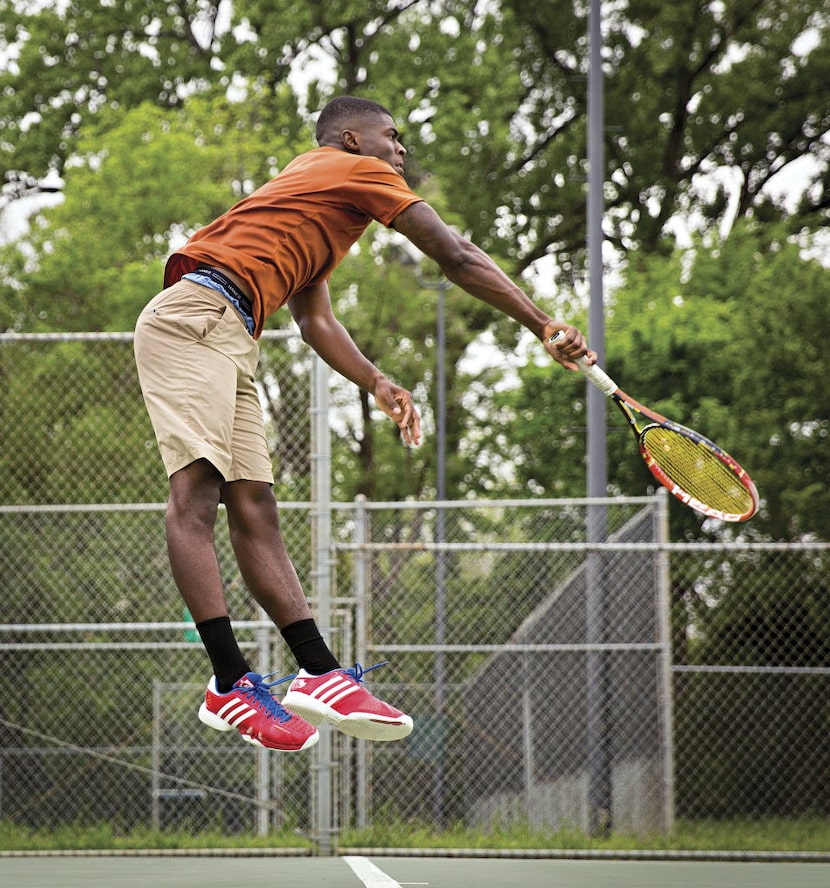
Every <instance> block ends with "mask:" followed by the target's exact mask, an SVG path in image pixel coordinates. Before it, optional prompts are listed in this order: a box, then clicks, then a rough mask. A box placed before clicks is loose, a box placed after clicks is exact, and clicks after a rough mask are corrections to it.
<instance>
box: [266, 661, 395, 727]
mask: <svg viewBox="0 0 830 888" xmlns="http://www.w3.org/2000/svg"><path fill="white" fill-rule="evenodd" d="M379 665H383V664H382V663H381V664H379ZM371 668H372V669H377V666H372V667H371ZM368 671H369V670H368V669H366V670H364V669H363V667H362V666H361V665H360V663H357V664H355V666H354V668H353V669H335V670H334V671H332V672H326V673H325V674H323V675H310V674H309V673H308V672H306V671H305V670H304V669H301V670H300V671H299V672H298V673H297V675H296V676H289V678H293V681H292V682H291V684H290V685H289V686H288V691H287V693H286V695H285V696H284V697H283V700H282V703H283V706H285V708H286V709H290V710H291V711H292V712H294V713H296V714H297V715H300V716H302V717H303V718H304V719H306V721H309V722H311V724H313V725H318V724H320V722H321V721H322V720H323V719H327V720H328V721H330V722H331V723H332V724H334V725H335V726H336V727H337V729H338V730H339V731H341V732H342V733H344V734H348V735H349V736H350V737H360V738H361V739H362V740H402V739H403V738H404V737H406V736H407V735H408V734H409V733H411V731H412V719H411V718H410V717H409V716H408V715H405V714H404V713H403V712H401V711H400V710H399V709H395V708H394V706H390V705H389V704H388V703H384V702H383V700H378V698H377V697H374V696H373V695H372V694H370V693H369V691H368V690H367V689H366V688H365V687H364V686H363V684H362V682H363V675H364V673H365V672H368ZM283 681H288V679H283Z"/></svg>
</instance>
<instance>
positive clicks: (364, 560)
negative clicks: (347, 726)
mask: <svg viewBox="0 0 830 888" xmlns="http://www.w3.org/2000/svg"><path fill="white" fill-rule="evenodd" d="M355 503H356V505H357V508H356V509H355V513H354V541H355V543H356V544H357V546H358V547H360V546H362V545H364V544H365V543H367V542H368V541H369V512H368V510H367V509H366V497H365V496H363V494H359V495H358V496H357V497H355ZM353 569H354V591H355V623H356V626H355V634H356V636H357V638H356V643H355V648H356V650H355V653H356V660H357V662H358V663H365V662H366V647H367V640H368V639H367V636H368V612H367V609H368V604H369V590H370V586H369V576H370V575H369V555H368V553H366V552H364V551H362V550H361V549H360V548H358V549H357V550H356V551H355V553H354V568H353ZM356 784H357V788H356V792H357V799H356V803H355V813H356V817H357V826H358V828H359V829H363V828H364V827H366V826H368V823H369V804H370V798H369V792H370V782H369V748H368V743H367V742H366V741H365V740H358V741H357V780H356Z"/></svg>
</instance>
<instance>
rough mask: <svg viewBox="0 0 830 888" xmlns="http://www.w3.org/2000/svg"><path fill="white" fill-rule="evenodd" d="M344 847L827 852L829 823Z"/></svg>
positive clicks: (701, 824) (389, 835)
mask: <svg viewBox="0 0 830 888" xmlns="http://www.w3.org/2000/svg"><path fill="white" fill-rule="evenodd" d="M339 844H340V846H342V847H346V848H359V847H364V848H473V849H481V848H501V849H512V848H516V849H522V848H561V849H567V850H602V851H652V850H656V851H799V852H803V851H825V852H826V851H830V820H821V819H810V820H783V819H782V820H763V821H751V820H746V821H679V822H678V823H677V824H676V826H675V830H674V833H673V834H672V835H670V836H665V835H660V834H655V835H629V834H626V833H621V832H619V833H617V832H615V833H612V834H611V835H610V836H608V837H607V838H596V837H591V836H588V835H585V833H582V832H580V831H578V830H560V831H558V832H550V831H541V830H536V829H533V828H532V827H525V828H520V827H512V828H510V829H496V830H494V831H492V832H490V831H488V832H481V831H474V830H470V829H466V828H464V827H461V826H459V827H453V828H450V829H447V830H443V831H440V832H439V831H437V830H435V829H433V828H432V827H430V826H429V825H423V826H420V827H419V826H413V825H412V824H403V825H402V824H392V825H384V826H375V827H372V828H370V829H365V830H343V831H342V832H341V834H340V837H339Z"/></svg>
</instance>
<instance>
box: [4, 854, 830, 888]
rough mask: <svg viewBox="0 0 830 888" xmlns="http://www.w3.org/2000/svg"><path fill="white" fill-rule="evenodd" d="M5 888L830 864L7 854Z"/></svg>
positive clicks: (661, 884) (444, 881) (521, 882)
mask: <svg viewBox="0 0 830 888" xmlns="http://www.w3.org/2000/svg"><path fill="white" fill-rule="evenodd" d="M0 885H3V886H4V888H88V886H93V885H94V886H106V888H110V886H111V888H147V886H148V885H151V886H153V888H184V886H194V888H195V886H199V888H220V886H221V888H226V886H229V885H244V886H245V888H265V886H291V888H405V886H407V888H414V886H421V888H468V886H469V888H505V886H521V888H827V886H828V885H830V863H811V862H795V863H792V862H789V863H785V862H751V861H740V862H733V861H722V860H698V861H689V860H671V861H666V860H594V859H589V860H569V859H568V860H549V859H544V860H538V859H489V858H447V857H373V856H360V855H351V856H345V857H326V858H319V857H315V858H309V857H301V858H300V857H259V858H252V857H239V856H216V857H178V856H152V857H146V856H133V855H130V856H98V855H95V856H75V855H72V856H19V857H18V856H4V857H0Z"/></svg>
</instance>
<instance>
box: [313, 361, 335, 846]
mask: <svg viewBox="0 0 830 888" xmlns="http://www.w3.org/2000/svg"><path fill="white" fill-rule="evenodd" d="M328 414H329V369H328V367H327V366H326V364H325V363H324V362H323V360H322V359H321V358H320V357H319V355H316V354H315V355H314V356H313V358H312V368H311V488H312V490H311V502H312V507H311V508H312V513H311V525H312V565H311V578H312V591H313V594H314V597H315V599H316V601H317V621H318V624H319V626H320V632H321V634H322V635H323V636H324V637H325V638H326V640H327V641H328V642H329V643H331V590H332V579H331V437H330V432H329V415H328ZM319 731H320V739H319V741H318V742H317V745H316V746H315V747H314V748H313V750H312V768H313V770H314V773H315V774H316V781H315V784H316V804H315V805H314V811H315V814H316V818H315V820H316V822H315V824H314V837H313V840H314V843H315V846H316V851H317V853H318V854H320V855H331V854H333V853H334V836H335V832H336V830H335V826H334V814H333V810H332V774H331V765H332V762H331V755H332V742H331V726H330V725H329V724H327V723H323V724H321V725H320V727H319Z"/></svg>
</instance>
